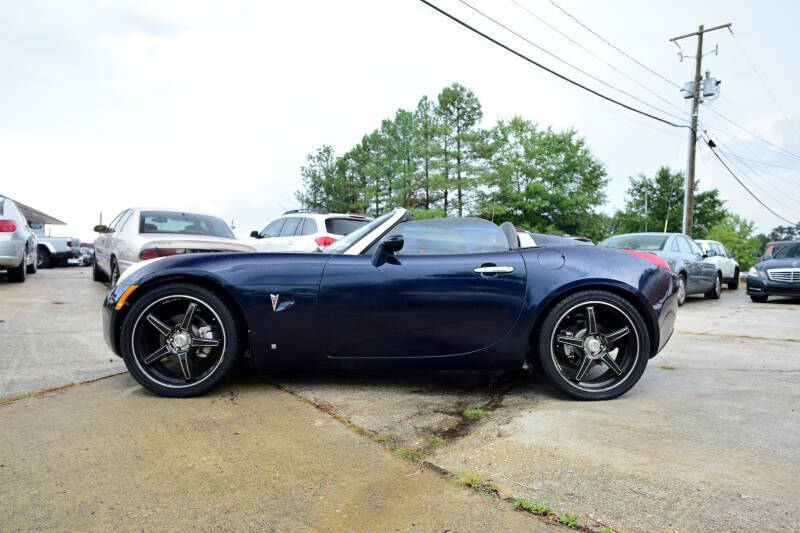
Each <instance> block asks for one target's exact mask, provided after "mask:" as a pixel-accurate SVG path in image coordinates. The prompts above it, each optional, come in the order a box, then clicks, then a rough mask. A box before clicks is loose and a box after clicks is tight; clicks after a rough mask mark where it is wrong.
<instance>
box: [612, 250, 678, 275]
mask: <svg viewBox="0 0 800 533" xmlns="http://www.w3.org/2000/svg"><path fill="white" fill-rule="evenodd" d="M622 251H623V252H628V253H629V254H633V255H635V256H638V257H641V258H642V259H647V260H648V261H650V262H651V263H653V264H654V265H656V266H657V267H658V268H663V269H664V270H666V271H667V272H669V265H668V264H667V262H666V261H664V260H663V259H661V258H660V257H659V256H657V255H656V254H651V253H650V252H643V251H641V250H631V249H629V248H622Z"/></svg>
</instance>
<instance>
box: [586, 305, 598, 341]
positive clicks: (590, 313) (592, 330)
mask: <svg viewBox="0 0 800 533" xmlns="http://www.w3.org/2000/svg"><path fill="white" fill-rule="evenodd" d="M586 315H587V318H588V321H589V325H588V328H589V329H588V331H587V333H588V334H589V335H596V334H597V318H595V316H594V306H592V305H590V306H589V307H587V308H586Z"/></svg>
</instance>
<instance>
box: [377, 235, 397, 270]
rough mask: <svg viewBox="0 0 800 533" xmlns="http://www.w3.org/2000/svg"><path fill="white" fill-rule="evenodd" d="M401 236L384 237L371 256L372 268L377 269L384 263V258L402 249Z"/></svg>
mask: <svg viewBox="0 0 800 533" xmlns="http://www.w3.org/2000/svg"><path fill="white" fill-rule="evenodd" d="M404 242H405V241H404V240H403V236H402V235H392V236H390V237H384V239H383V240H382V241H381V243H380V244H379V245H378V247H377V248H376V249H375V252H374V253H373V254H372V266H376V267H379V266H381V265H382V264H384V263H385V262H386V258H387V257H388V256H390V255H394V253H395V252H398V251H400V250H402V249H403V243H404Z"/></svg>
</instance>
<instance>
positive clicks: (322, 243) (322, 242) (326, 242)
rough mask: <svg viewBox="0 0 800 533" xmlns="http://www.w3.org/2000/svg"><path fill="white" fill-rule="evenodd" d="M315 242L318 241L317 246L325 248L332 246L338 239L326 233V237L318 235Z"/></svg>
mask: <svg viewBox="0 0 800 533" xmlns="http://www.w3.org/2000/svg"><path fill="white" fill-rule="evenodd" d="M314 242H315V243H317V246H319V247H320V248H325V247H326V246H330V245H331V244H333V243H335V242H336V239H334V238H333V237H328V236H327V235H326V236H325V237H317V238H316V239H314Z"/></svg>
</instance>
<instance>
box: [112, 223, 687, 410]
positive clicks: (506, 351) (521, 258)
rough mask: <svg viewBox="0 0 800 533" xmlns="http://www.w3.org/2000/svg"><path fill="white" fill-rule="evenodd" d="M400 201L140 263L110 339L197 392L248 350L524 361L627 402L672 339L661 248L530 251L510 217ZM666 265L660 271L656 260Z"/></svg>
mask: <svg viewBox="0 0 800 533" xmlns="http://www.w3.org/2000/svg"><path fill="white" fill-rule="evenodd" d="M410 218H411V214H410V213H409V212H408V211H407V210H405V209H398V210H395V211H393V212H391V213H387V214H385V215H383V216H381V217H378V218H376V219H375V220H373V221H372V222H370V223H369V224H367V225H365V226H363V227H361V228H360V229H358V230H356V231H355V232H353V233H351V234H349V235H347V236H346V237H344V238H343V239H341V240H339V241H338V242H336V243H334V244H333V245H331V246H329V247H327V248H325V250H324V252H318V253H295V254H291V253H237V254H229V253H217V254H187V255H183V256H180V255H176V256H171V257H163V258H159V259H153V260H150V261H144V262H141V263H137V264H136V265H134V266H132V267H130V268H129V269H128V270H126V271H125V273H124V274H123V275H122V277H120V279H119V281H118V284H117V286H116V287H114V288H113V289H112V290H111V292H110V293H109V294H108V296H107V298H106V300H105V304H104V313H103V316H104V326H105V327H104V329H105V336H106V340H107V341H108V343H109V345H110V346H111V348H112V349H113V350H114V352H116V353H117V354H118V355H120V356H121V357H122V358H123V359H124V360H125V364H126V366H127V367H128V370H129V371H130V372H131V375H133V377H134V378H136V379H137V380H138V381H139V383H141V384H142V385H143V386H145V387H146V388H148V389H150V390H151V391H153V392H156V393H158V394H161V395H164V396H191V395H195V394H201V393H203V392H205V391H207V390H209V389H210V388H211V387H213V386H214V385H215V384H216V383H218V382H219V381H220V379H222V378H223V376H225V374H227V373H228V371H229V370H230V369H231V368H232V366H233V365H234V364H235V362H236V360H237V359H238V358H239V357H240V356H241V355H242V354H243V352H245V350H247V349H249V350H250V352H251V353H252V358H253V364H254V365H255V367H256V368H258V369H275V368H299V369H306V368H332V369H336V368H383V369H387V370H388V369H393V368H426V369H455V368H459V369H491V370H504V369H518V368H521V367H523V366H525V365H526V362H529V363H530V364H531V366H534V367H536V368H539V369H541V371H542V372H543V373H544V374H545V376H547V378H548V379H549V380H550V381H551V382H552V383H553V384H554V385H555V386H556V387H558V388H559V389H561V390H562V391H564V392H565V393H567V394H569V395H570V396H572V397H574V398H579V399H584V400H600V399H609V398H614V397H617V396H619V395H621V394H623V393H625V392H626V391H627V390H629V389H630V388H631V387H633V385H634V384H635V383H636V382H637V381H638V380H639V378H640V377H641V376H642V373H643V372H644V370H645V367H646V366H647V361H648V360H649V359H650V358H651V357H653V356H655V355H656V354H657V353H658V352H659V350H661V349H662V348H663V347H664V345H665V344H666V343H667V341H668V340H669V338H670V336H671V335H672V331H673V328H674V323H675V314H676V312H677V308H678V277H677V276H674V275H673V274H671V273H670V272H669V270H667V269H666V268H665V265H664V263H663V261H661V260H660V259H658V258H656V257H655V256H652V255H650V254H642V253H639V252H635V253H631V252H626V251H622V250H614V249H609V248H595V247H593V246H561V247H559V246H552V247H546V248H520V243H519V240H518V238H517V233H516V231H515V229H514V226H513V225H512V224H510V223H508V222H507V223H504V224H503V225H502V226H500V227H498V226H496V225H495V224H493V223H491V222H489V221H488V220H483V219H479V218H446V219H432V220H420V221H412V220H410ZM659 265H661V266H659Z"/></svg>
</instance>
